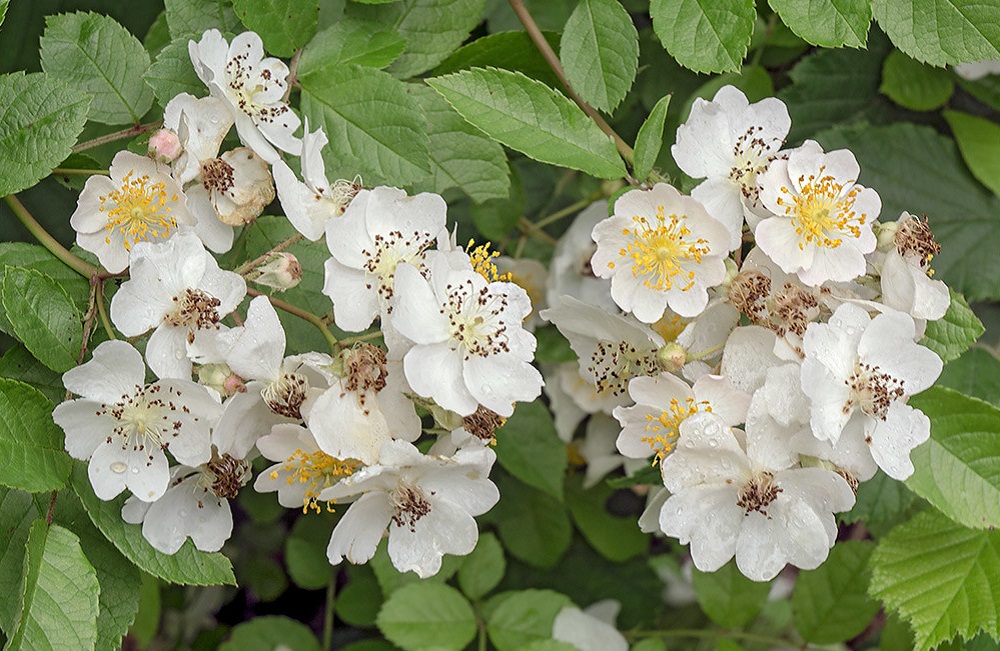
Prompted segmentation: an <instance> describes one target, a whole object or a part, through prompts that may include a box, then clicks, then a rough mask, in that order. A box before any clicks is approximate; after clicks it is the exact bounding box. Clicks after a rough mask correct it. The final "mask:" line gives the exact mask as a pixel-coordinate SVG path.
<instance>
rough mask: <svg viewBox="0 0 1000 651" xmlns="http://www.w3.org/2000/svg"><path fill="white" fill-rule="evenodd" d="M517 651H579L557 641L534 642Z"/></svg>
mask: <svg viewBox="0 0 1000 651" xmlns="http://www.w3.org/2000/svg"><path fill="white" fill-rule="evenodd" d="M518 651H580V648H579V647H577V646H575V645H573V644H570V643H569V642H560V641H559V640H535V641H534V642H529V643H528V644H526V645H524V646H523V647H521V648H520V649H518Z"/></svg>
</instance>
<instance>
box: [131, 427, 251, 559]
mask: <svg viewBox="0 0 1000 651" xmlns="http://www.w3.org/2000/svg"><path fill="white" fill-rule="evenodd" d="M248 481H250V461H248V460H247V459H245V458H243V456H241V455H238V454H234V453H233V451H231V450H228V449H226V448H223V449H222V450H221V451H220V450H219V449H218V448H217V447H216V446H214V445H213V446H212V458H211V459H210V460H209V461H208V462H207V463H203V464H200V465H198V466H197V467H192V466H187V465H181V466H174V467H173V468H171V469H170V488H168V489H167V491H166V493H164V495H163V497H161V498H159V499H158V500H156V501H155V502H152V503H150V504H147V503H144V502H140V501H139V500H136V499H135V498H129V499H128V500H126V501H125V504H124V505H123V506H122V519H123V520H125V521H126V522H130V523H132V524H140V523H141V524H142V536H143V538H145V539H146V540H148V541H149V544H150V545H152V546H153V547H154V548H155V549H157V550H159V551H161V552H163V553H164V554H175V553H177V550H179V549H180V548H181V545H183V544H184V541H185V540H186V539H187V538H191V540H192V541H193V542H194V546H195V547H197V548H198V549H200V550H201V551H203V552H217V551H219V550H220V549H222V545H223V544H225V542H226V541H227V540H229V536H230V535H232V532H233V513H232V510H231V509H230V507H229V500H230V499H232V498H234V497H236V495H237V494H238V493H239V491H240V489H241V488H242V487H243V486H244V485H246V483H247V482H248Z"/></svg>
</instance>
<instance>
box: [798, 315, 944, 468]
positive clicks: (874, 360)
mask: <svg viewBox="0 0 1000 651" xmlns="http://www.w3.org/2000/svg"><path fill="white" fill-rule="evenodd" d="M914 334H915V325H914V322H913V319H912V318H911V317H910V316H909V315H907V314H904V313H902V312H896V311H895V310H891V311H886V312H883V313H882V314H879V315H878V316H876V317H875V318H874V319H872V318H871V317H869V316H868V313H867V312H866V311H865V310H864V309H862V308H860V307H858V306H857V305H853V304H850V303H845V304H844V305H841V306H840V307H839V308H837V311H836V312H834V314H833V316H832V317H831V318H830V322H829V323H814V324H812V325H810V326H809V329H808V330H807V331H806V335H805V338H804V340H803V348H804V349H805V353H806V358H805V360H804V361H803V362H802V390H803V391H804V392H805V393H806V395H808V396H809V399H810V401H811V407H810V410H811V411H810V413H811V419H810V422H811V425H812V430H813V433H814V434H815V435H816V437H817V438H818V439H820V440H821V441H830V442H831V443H834V444H836V443H837V442H838V440H839V439H840V438H841V437H842V436H853V437H857V436H859V435H860V436H861V438H863V440H864V442H865V443H867V444H868V446H869V447H870V448H871V453H872V457H874V459H875V462H876V463H877V464H878V466H879V468H881V469H882V470H884V471H885V473H886V474H887V475H889V476H890V477H893V478H894V479H906V478H907V477H909V476H910V475H911V474H913V464H912V463H911V461H910V451H911V450H912V449H913V448H914V447H916V446H917V445H919V444H921V443H923V442H924V441H926V440H927V439H928V437H929V436H930V421H929V420H928V418H927V416H925V415H924V414H923V412H921V411H919V410H917V409H914V408H913V407H910V406H909V405H908V404H906V400H907V398H909V397H910V396H912V395H914V394H916V393H920V392H921V391H923V390H924V389H926V388H928V387H929V386H931V385H932V384H933V383H934V380H936V379H937V377H938V375H940V374H941V368H942V362H941V358H940V357H938V356H937V355H936V354H935V353H934V352H932V351H931V350H930V349H928V348H925V347H923V346H919V345H917V344H916V343H914V341H913V338H914Z"/></svg>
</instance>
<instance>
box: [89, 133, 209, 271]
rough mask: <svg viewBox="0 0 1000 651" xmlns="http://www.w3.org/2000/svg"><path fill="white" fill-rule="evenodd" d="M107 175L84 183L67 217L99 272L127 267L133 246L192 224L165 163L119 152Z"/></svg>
mask: <svg viewBox="0 0 1000 651" xmlns="http://www.w3.org/2000/svg"><path fill="white" fill-rule="evenodd" d="M108 173H109V175H110V178H109V177H107V176H101V175H94V176H91V177H90V178H89V179H87V184H86V185H85V186H83V192H81V193H80V198H79V200H78V201H77V205H76V210H75V211H74V212H73V216H72V217H70V220H69V222H70V225H72V226H73V229H74V230H75V231H76V243H77V244H79V245H80V246H81V247H82V248H83V249H85V250H87V251H90V252H91V253H93V254H94V255H96V256H97V259H98V260H100V262H101V264H102V265H103V266H104V268H105V269H107V270H108V271H110V272H111V273H119V272H122V271H125V269H126V268H128V254H129V251H131V250H132V247H133V246H134V245H135V244H136V243H138V242H146V241H153V240H156V239H167V238H168V237H170V236H171V235H173V234H174V233H175V232H177V229H178V228H179V226H180V225H189V226H190V225H193V224H194V222H195V219H194V217H193V216H192V215H191V213H190V212H188V208H187V200H186V198H185V197H184V193H183V192H181V188H180V186H178V185H177V182H176V181H174V179H173V177H171V176H170V173H169V169H168V168H167V167H166V166H165V165H160V164H158V163H155V162H153V161H152V160H151V159H149V158H147V157H146V156H139V155H138V154H133V153H132V152H129V151H120V152H118V153H117V154H116V155H115V158H114V160H112V161H111V168H110V169H109V170H108Z"/></svg>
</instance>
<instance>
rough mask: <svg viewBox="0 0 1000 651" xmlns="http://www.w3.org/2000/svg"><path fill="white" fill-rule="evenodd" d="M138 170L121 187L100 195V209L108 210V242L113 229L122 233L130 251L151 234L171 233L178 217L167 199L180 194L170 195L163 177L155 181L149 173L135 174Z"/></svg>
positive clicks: (133, 171) (127, 175)
mask: <svg viewBox="0 0 1000 651" xmlns="http://www.w3.org/2000/svg"><path fill="white" fill-rule="evenodd" d="M133 174H135V170H129V173H128V174H126V175H125V177H124V178H123V179H122V181H121V187H119V188H118V189H117V190H113V191H112V192H111V193H110V194H107V195H102V196H101V207H100V208H99V210H100V211H101V212H104V211H107V213H108V224H107V226H105V227H104V230H106V231H108V236H107V237H106V238H105V240H104V241H105V243H106V244H111V233H112V232H114V231H116V230H117V231H118V232H120V233H121V234H122V239H123V240H124V243H125V250H126V251H131V250H132V246H133V245H134V244H135V243H136V242H145V241H147V240H149V239H150V238H156V237H161V238H164V239H166V238H167V237H170V233H171V231H172V230H173V229H175V228H177V221H176V220H175V219H174V218H173V217H172V216H171V215H170V212H171V208H170V206H169V205H167V204H168V203H176V202H177V200H178V198H177V195H176V194H174V195H169V197H168V195H167V189H166V188H167V185H166V183H164V182H163V181H158V182H156V183H153V182H152V181H151V179H150V177H149V175H148V174H143V175H142V176H133Z"/></svg>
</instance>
